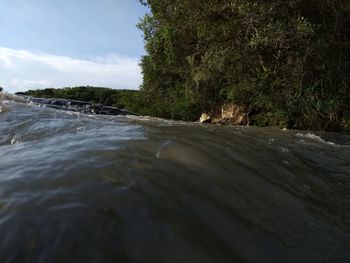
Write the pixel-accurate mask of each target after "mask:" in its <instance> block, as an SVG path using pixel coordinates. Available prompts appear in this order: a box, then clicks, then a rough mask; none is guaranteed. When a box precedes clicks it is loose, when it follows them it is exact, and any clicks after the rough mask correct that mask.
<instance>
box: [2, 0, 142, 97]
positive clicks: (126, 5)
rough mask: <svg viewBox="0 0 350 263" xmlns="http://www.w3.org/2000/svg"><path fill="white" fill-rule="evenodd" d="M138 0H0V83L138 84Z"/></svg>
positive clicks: (13, 86) (12, 86) (10, 86)
mask: <svg viewBox="0 0 350 263" xmlns="http://www.w3.org/2000/svg"><path fill="white" fill-rule="evenodd" d="M146 11H147V10H146V8H145V7H144V6H142V5H141V4H140V3H139V1H138V0H59V1H57V0H0V86H3V87H4V88H5V90H7V91H9V92H15V91H21V90H27V89H35V88H44V87H62V86H75V85H98V86H108V87H112V88H133V89H135V88H138V86H139V85H140V83H141V79H142V76H141V72H140V68H139V66H138V63H139V60H140V58H141V56H142V55H143V54H144V49H143V45H144V43H143V39H142V35H141V32H140V31H139V30H138V29H137V28H136V24H137V22H138V20H139V18H140V17H142V16H143V15H144V14H145V12H146Z"/></svg>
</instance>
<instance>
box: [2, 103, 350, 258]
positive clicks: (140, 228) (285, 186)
mask: <svg viewBox="0 0 350 263" xmlns="http://www.w3.org/2000/svg"><path fill="white" fill-rule="evenodd" d="M1 104H2V106H1V107H2V110H1V112H0V262H350V136H348V135H344V134H313V133H308V132H298V131H287V132H283V131H280V130H279V129H276V128H254V127H218V126H203V125H200V124H191V123H179V122H170V121H164V120H156V119H150V118H142V117H141V118H140V117H118V116H96V115H84V114H79V113H72V112H69V111H59V110H55V109H48V108H45V107H38V106H34V105H26V104H21V103H15V102H8V101H3V102H1Z"/></svg>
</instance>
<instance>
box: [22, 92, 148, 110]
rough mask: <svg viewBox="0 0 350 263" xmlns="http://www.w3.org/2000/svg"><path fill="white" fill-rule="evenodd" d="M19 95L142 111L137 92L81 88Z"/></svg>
mask: <svg viewBox="0 0 350 263" xmlns="http://www.w3.org/2000/svg"><path fill="white" fill-rule="evenodd" d="M17 94H18V93H17ZM19 94H22V95H27V96H32V97H37V98H62V99H71V100H81V101H87V102H92V103H98V104H103V105H105V106H113V107H117V108H120V109H126V110H128V111H131V112H140V111H142V109H141V108H140V105H141V103H140V102H139V101H140V95H139V92H138V91H137V90H115V89H109V88H100V87H89V86H81V87H73V88H62V89H52V88H50V89H41V90H29V91H27V92H24V93H19Z"/></svg>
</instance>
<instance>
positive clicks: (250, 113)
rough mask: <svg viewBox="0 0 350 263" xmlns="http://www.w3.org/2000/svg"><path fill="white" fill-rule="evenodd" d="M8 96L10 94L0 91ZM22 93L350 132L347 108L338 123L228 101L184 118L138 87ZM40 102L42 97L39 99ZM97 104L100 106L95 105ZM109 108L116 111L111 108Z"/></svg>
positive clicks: (205, 119)
mask: <svg viewBox="0 0 350 263" xmlns="http://www.w3.org/2000/svg"><path fill="white" fill-rule="evenodd" d="M0 94H2V95H1V96H3V97H4V98H6V97H9V96H10V94H7V93H0ZM18 94H19V95H20V96H16V95H11V96H12V98H11V99H12V100H16V101H19V102H26V101H27V99H25V98H24V97H23V95H25V96H32V97H35V98H59V99H69V100H79V101H86V103H88V104H90V105H98V107H97V109H96V110H95V112H97V111H98V108H100V107H101V105H103V108H104V109H106V111H105V114H108V110H109V109H113V110H114V111H113V112H116V111H117V109H118V110H123V111H126V112H129V113H136V114H138V115H144V116H152V117H159V118H166V119H175V120H182V121H199V122H202V123H210V124H217V125H243V126H245V125H250V126H258V127H266V126H276V127H279V128H281V129H297V130H310V131H330V132H350V111H344V112H341V113H339V114H338V116H335V117H333V119H335V120H334V123H331V122H330V121H329V120H330V119H332V117H329V116H326V117H325V118H321V116H320V117H319V118H318V119H312V120H310V122H305V120H304V119H303V118H300V119H298V118H296V117H295V118H294V119H290V118H289V117H288V116H286V115H285V114H282V113H278V112H263V111H262V110H261V111H259V110H256V109H255V110H252V109H250V110H249V108H248V107H243V106H238V105H236V104H234V103H225V104H222V105H217V106H213V107H212V109H211V110H208V111H203V112H201V111H200V110H194V111H193V112H192V114H191V115H193V116H192V117H191V118H188V119H186V118H181V116H178V115H176V114H173V115H169V114H164V111H163V110H162V108H156V106H157V105H154V104H148V103H147V101H146V100H145V96H143V93H142V91H136V90H113V89H108V88H98V87H74V88H63V89H43V90H29V91H27V92H21V93H18ZM38 102H39V103H40V101H38ZM95 108H96V107H95ZM109 112H112V111H111V110H109Z"/></svg>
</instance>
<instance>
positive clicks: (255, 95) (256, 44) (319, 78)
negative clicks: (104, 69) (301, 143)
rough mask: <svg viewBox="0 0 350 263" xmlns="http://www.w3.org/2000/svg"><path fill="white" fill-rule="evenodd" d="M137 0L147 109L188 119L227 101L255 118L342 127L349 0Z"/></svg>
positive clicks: (346, 89)
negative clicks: (143, 8) (142, 11)
mask: <svg viewBox="0 0 350 263" xmlns="http://www.w3.org/2000/svg"><path fill="white" fill-rule="evenodd" d="M141 2H142V3H143V4H145V5H147V6H148V7H149V8H150V10H151V14H147V15H146V16H145V17H144V18H143V20H142V21H140V23H139V25H138V26H139V28H140V29H141V30H142V31H143V34H144V39H145V48H146V51H147V55H146V56H144V57H143V59H142V62H141V67H142V71H143V75H144V81H143V85H142V88H141V91H142V92H143V93H144V98H145V100H146V101H147V102H148V103H149V104H150V105H156V107H154V109H152V110H151V113H153V114H154V115H158V116H159V115H160V116H163V117H170V118H180V119H195V118H198V116H199V113H200V112H201V111H210V110H211V109H214V108H215V107H217V105H221V104H223V103H227V102H233V103H236V104H239V105H242V106H244V107H246V109H247V111H249V112H251V113H252V114H253V115H254V116H251V118H252V121H255V122H256V123H260V124H279V123H283V124H284V125H288V126H292V127H299V128H314V129H333V130H335V129H337V128H339V125H340V119H341V115H342V112H343V111H344V110H346V109H348V107H349V97H350V90H349V79H348V76H349V73H350V72H349V61H350V57H349V42H350V40H349V36H350V33H349V32H350V31H349V28H350V23H349V19H350V7H349V6H350V5H349V4H348V2H347V1H345V0H321V1H319V0H317V1H316V0H311V1H310V0H308V1H307V0H283V1H282V0H268V1H265V0H264V1H263V0H254V1H248V0H233V1H232V0H230V1H228V0H208V1H199V0H192V1H188V0H172V1H170V0H162V1H160V0H148V1H141ZM266 116H268V118H267V117H266ZM261 119H263V120H262V121H261Z"/></svg>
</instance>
